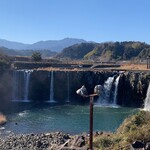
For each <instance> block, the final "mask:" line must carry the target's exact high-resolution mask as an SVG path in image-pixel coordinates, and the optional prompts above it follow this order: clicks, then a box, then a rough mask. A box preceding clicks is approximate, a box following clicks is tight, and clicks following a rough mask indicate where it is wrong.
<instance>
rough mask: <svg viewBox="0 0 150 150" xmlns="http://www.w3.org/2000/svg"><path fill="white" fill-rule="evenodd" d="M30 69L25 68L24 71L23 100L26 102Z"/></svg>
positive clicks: (27, 99)
mask: <svg viewBox="0 0 150 150" xmlns="http://www.w3.org/2000/svg"><path fill="white" fill-rule="evenodd" d="M31 72H32V71H31V70H25V71H24V102H28V101H29V98H28V95H29V82H30V75H31Z"/></svg>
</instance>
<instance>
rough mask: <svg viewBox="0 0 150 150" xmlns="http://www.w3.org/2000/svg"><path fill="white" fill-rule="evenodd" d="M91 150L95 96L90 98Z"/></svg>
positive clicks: (91, 148)
mask: <svg viewBox="0 0 150 150" xmlns="http://www.w3.org/2000/svg"><path fill="white" fill-rule="evenodd" d="M89 144H90V150H93V96H90V143H89Z"/></svg>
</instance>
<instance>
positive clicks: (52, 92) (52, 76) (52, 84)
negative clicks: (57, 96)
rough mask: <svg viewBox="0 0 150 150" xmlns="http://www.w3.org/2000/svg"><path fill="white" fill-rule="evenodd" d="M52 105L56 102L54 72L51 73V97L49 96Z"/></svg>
mask: <svg viewBox="0 0 150 150" xmlns="http://www.w3.org/2000/svg"><path fill="white" fill-rule="evenodd" d="M48 102H50V103H54V102H56V101H55V100H54V72H53V71H51V76H50V96H49V101H48Z"/></svg>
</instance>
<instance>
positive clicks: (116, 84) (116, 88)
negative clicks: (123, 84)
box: [113, 75, 120, 105]
mask: <svg viewBox="0 0 150 150" xmlns="http://www.w3.org/2000/svg"><path fill="white" fill-rule="evenodd" d="M119 79H120V75H119V76H118V77H117V78H116V80H115V83H114V84H115V91H114V100H113V103H114V104H115V105H116V104H117V94H118V84H119Z"/></svg>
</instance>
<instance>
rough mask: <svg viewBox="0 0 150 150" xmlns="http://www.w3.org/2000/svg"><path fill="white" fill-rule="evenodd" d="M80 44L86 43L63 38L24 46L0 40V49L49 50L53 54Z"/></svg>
mask: <svg viewBox="0 0 150 150" xmlns="http://www.w3.org/2000/svg"><path fill="white" fill-rule="evenodd" d="M80 43H86V41H85V40H83V39H75V38H64V39H62V40H47V41H39V42H36V43H33V44H24V43H20V42H13V41H8V40H4V39H0V47H6V48H8V49H14V50H51V51H54V52H60V51H62V50H63V49H64V48H66V47H68V46H72V45H74V44H80Z"/></svg>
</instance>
